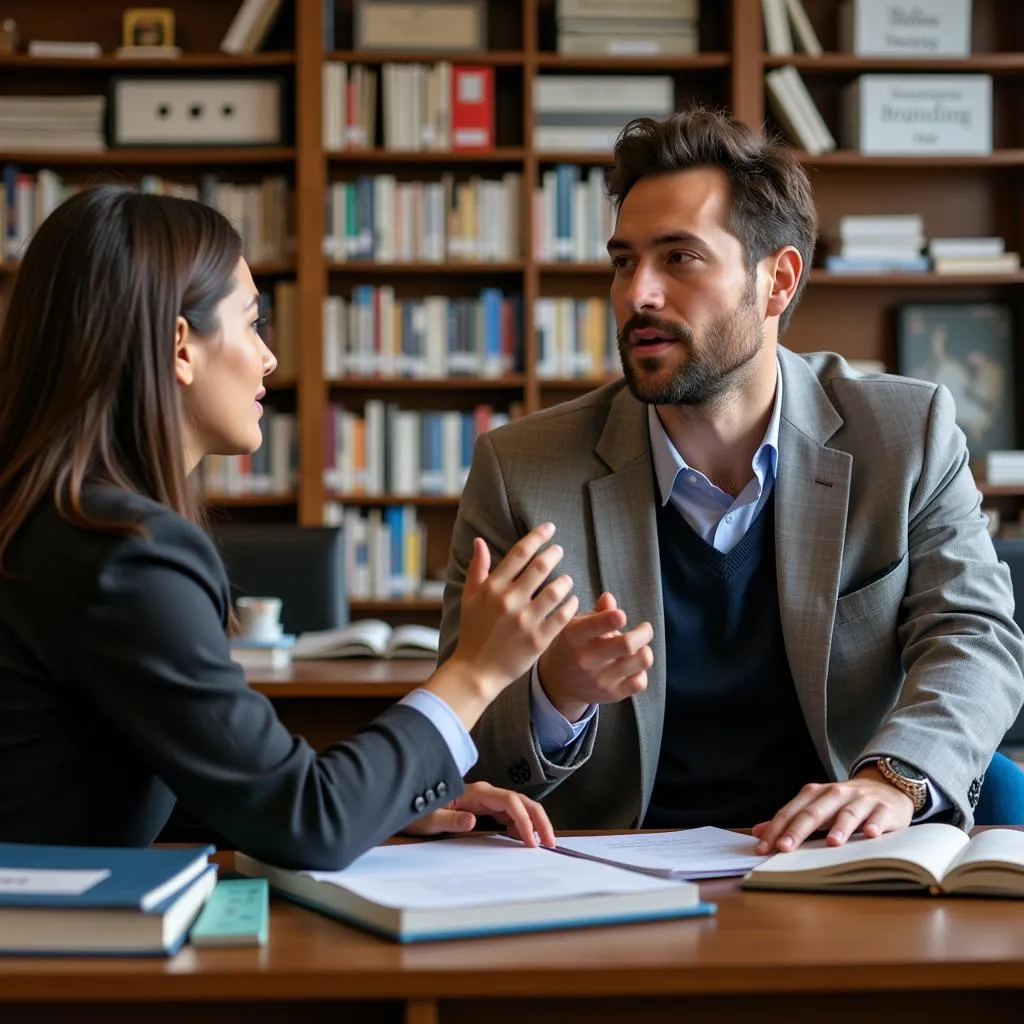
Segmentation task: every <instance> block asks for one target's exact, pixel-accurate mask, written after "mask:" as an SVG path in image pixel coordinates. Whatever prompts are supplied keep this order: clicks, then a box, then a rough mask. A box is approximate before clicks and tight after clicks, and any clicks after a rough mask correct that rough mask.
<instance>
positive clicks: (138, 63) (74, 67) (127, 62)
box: [0, 50, 295, 72]
mask: <svg viewBox="0 0 1024 1024" xmlns="http://www.w3.org/2000/svg"><path fill="white" fill-rule="evenodd" d="M294 64H295V53H294V52H293V51H290V50H278V51H269V52H267V53H248V54H245V55H243V56H237V57H236V56H232V55H229V54H226V53H183V54H182V55H181V56H180V57H115V56H113V55H112V54H104V55H103V56H100V57H81V58H74V57H29V56H28V55H27V54H20V53H19V54H13V55H12V56H9V57H0V72H3V71H5V70H7V69H10V70H12V71H18V72H22V71H27V70H31V69H35V70H39V71H121V70H125V71H140V70H147V71H149V70H152V71H165V72H166V71H176V70H178V69H180V68H184V69H187V70H190V71H198V70H208V71H245V70H252V69H259V68H283V67H291V66H293V65H294Z"/></svg>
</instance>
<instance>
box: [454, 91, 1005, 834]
mask: <svg viewBox="0 0 1024 1024" xmlns="http://www.w3.org/2000/svg"><path fill="white" fill-rule="evenodd" d="M610 191H611V195H612V198H613V200H614V203H615V206H616V223H615V229H614V235H613V237H612V238H611V239H610V240H609V242H608V251H609V255H610V257H611V263H612V275H613V276H612V284H611V302H612V305H613V307H614V312H615V319H616V324H617V327H618V342H619V354H620V357H621V361H622V368H623V379H622V380H620V381H616V382H615V383H612V384H609V385H606V386H604V387H600V388H598V389H597V390H595V391H593V392H591V393H590V394H587V395H585V396H584V397H582V398H580V399H578V400H576V401H572V402H568V403H566V404H564V405H559V406H557V407H555V408H552V409H549V410H545V411H543V412H540V413H537V414H535V415H533V416H529V417H527V418H525V419H523V420H520V421H518V422H515V423H512V424H510V425H508V426H506V427H503V428H501V429H499V430H497V431H494V432H493V433H490V434H486V435H484V436H482V437H481V438H480V439H479V441H478V443H477V446H476V450H475V453H474V457H473V463H472V470H471V472H470V475H469V479H468V482H467V484H466V487H465V490H464V493H463V496H462V499H461V502H460V508H459V514H458V517H457V521H456V525H455V529H454V534H453V540H452V551H451V559H450V564H449V568H448V574H447V581H446V590H445V600H444V615H443V620H442V627H441V628H442V638H441V651H440V655H439V660H441V661H443V660H444V659H445V658H446V657H448V655H449V654H450V653H451V651H452V650H453V648H454V645H455V641H456V638H457V634H458V623H459V603H460V596H461V593H462V586H463V582H464V580H465V574H466V570H467V567H468V565H469V562H470V559H471V557H472V544H473V538H474V537H477V536H480V537H483V538H484V539H485V540H486V541H487V543H488V544H489V545H490V547H491V549H492V551H493V553H494V557H496V558H497V557H501V556H502V555H503V554H504V553H505V552H506V551H508V549H509V548H510V547H511V546H512V545H513V544H514V543H515V541H516V540H517V539H518V538H519V537H521V536H523V535H524V534H525V533H526V532H527V531H529V530H530V529H531V527H533V526H535V525H537V524H539V523H542V522H544V521H547V520H550V521H552V522H554V523H555V524H556V527H557V533H556V534H555V541H556V542H557V543H558V544H559V545H560V546H561V547H562V548H563V549H564V552H565V555H564V558H563V559H562V562H561V565H560V571H564V572H566V573H568V574H569V575H571V576H572V578H573V580H574V592H575V593H576V595H577V596H578V598H579V601H580V609H581V612H580V613H579V614H578V615H577V616H576V617H575V618H574V620H573V622H572V623H570V625H569V626H568V627H567V628H566V629H565V631H564V632H563V633H562V634H561V636H560V637H559V638H558V640H556V641H555V643H553V644H552V645H551V647H550V648H549V649H548V650H547V651H546V652H545V653H544V654H543V655H542V656H541V657H540V659H539V661H538V662H537V663H536V664H535V665H534V667H533V669H532V670H531V671H530V672H529V673H528V674H527V675H526V676H524V677H523V678H522V679H520V680H519V681H518V682H517V683H515V684H514V685H513V686H511V687H509V689H507V690H506V691H505V693H504V694H503V695H502V696H501V697H500V698H499V699H498V700H497V701H496V702H495V703H494V704H493V705H492V706H491V708H490V709H489V710H488V711H487V712H486V713H485V715H484V717H483V718H482V719H481V721H480V723H479V724H478V726H477V728H476V730H475V733H474V738H475V740H476V743H477V746H478V748H479V751H480V760H479V762H478V764H477V767H476V769H475V771H474V773H473V776H472V777H475V778H480V779H486V780H488V781H490V782H493V783H494V784H496V785H503V786H510V785H511V786H514V787H516V788H517V789H519V790H520V791H522V792H524V793H526V794H529V795H530V796H532V797H535V798H538V799H541V800H542V801H543V803H544V805H545V807H546V809H547V811H548V813H549V815H550V817H551V819H552V821H553V823H554V824H555V826H556V828H563V829H565V828H606V829H627V828H636V827H640V826H643V827H645V828H684V827H689V826H694V825H721V826H747V827H751V828H753V830H754V834H755V835H756V836H758V838H759V840H760V843H759V847H758V849H759V852H762V853H766V852H774V851H776V850H779V851H786V850H792V849H795V848H796V847H798V846H799V845H800V844H801V843H802V842H803V841H804V840H805V839H806V838H807V837H808V836H810V835H812V834H815V833H816V832H818V831H820V830H825V831H826V832H827V835H828V841H829V842H830V843H832V844H841V843H843V842H845V841H846V840H847V839H849V837H850V836H851V835H853V834H854V833H856V832H858V831H859V832H861V833H862V834H863V835H864V836H868V837H871V836H877V835H881V834H882V833H885V832H888V831H892V830H895V829H900V828H904V827H906V826H907V825H909V824H911V823H912V822H917V821H922V820H925V819H931V820H944V821H949V822H952V823H954V824H956V825H959V826H960V827H962V828H965V829H969V828H970V827H971V826H972V823H973V809H974V807H975V805H976V804H977V800H978V796H979V794H980V791H981V786H982V782H983V779H984V775H985V771H986V768H987V766H988V765H989V762H990V761H991V759H992V757H993V754H994V752H995V750H996V747H997V746H998V744H999V743H1000V741H1001V739H1002V737H1003V735H1004V733H1005V732H1006V730H1007V729H1008V728H1009V726H1010V725H1011V724H1012V723H1013V721H1014V720H1015V718H1016V716H1017V712H1018V710H1019V709H1020V707H1021V703H1022V700H1024V679H1022V667H1021V666H1022V663H1024V645H1022V636H1021V632H1020V630H1019V629H1018V628H1017V626H1016V625H1015V624H1014V621H1013V607H1014V606H1013V593H1012V588H1011V584H1010V577H1009V572H1008V570H1007V568H1006V566H1005V565H1003V564H1002V563H1001V562H999V561H998V559H997V558H996V556H995V553H994V550H993V546H992V543H991V540H990V538H989V535H988V532H987V530H986V520H985V516H984V515H983V514H982V513H981V510H980V498H979V494H978V491H977V488H976V486H975V483H974V480H973V478H972V476H971V473H970V470H969V468H968V453H967V449H966V445H965V439H964V435H963V432H962V431H961V430H960V429H959V428H958V427H957V425H956V421H955V408H954V403H953V401H952V399H951V397H950V394H949V392H948V391H947V390H946V389H945V388H943V387H941V386H936V385H934V384H930V383H927V382H925V381H918V380H910V379H906V378H900V377H895V376H889V375H885V374H872V375H865V374H862V373H858V372H855V371H854V370H853V369H852V368H851V367H850V366H849V364H848V363H847V362H846V361H845V360H844V359H842V358H841V357H840V356H838V355H833V354H828V353H824V354H815V355H806V354H797V353H795V352H793V351H790V350H789V349H787V348H785V347H783V346H782V345H781V344H780V343H779V336H780V334H781V333H782V332H783V331H784V330H785V328H786V325H787V323H788V321H789V319H790V317H791V316H792V315H793V311H794V309H795V307H796V305H797V301H798V299H799V297H800V294H801V291H802V290H803V288H804V286H805V284H806V281H807V277H808V273H809V268H810V263H811V257H812V254H813V252H814V246H815V241H816V236H817V216H816V212H815V208H814V203H813V199H812V194H811V187H810V184H809V181H808V178H807V175H806V173H805V172H804V170H803V168H802V167H801V165H800V163H799V161H798V159H797V157H796V156H795V154H794V153H793V152H792V150H790V149H789V148H787V147H786V146H784V145H782V144H781V143H779V142H777V141H776V140H774V139H771V138H767V137H765V136H764V135H762V134H760V133H758V132H757V131H755V130H753V129H751V128H748V127H747V126H745V125H743V124H742V123H740V122H738V121H736V120H734V119H732V118H730V117H728V116H727V115H724V114H720V113H718V112H715V111H710V110H706V109H702V108H694V109H692V110H689V111H684V112H681V113H678V114H675V115H674V116H673V117H671V118H669V119H668V120H666V121H663V122H660V121H655V120H651V119H647V118H644V119H639V120H637V121H634V122H632V123H631V124H629V125H628V126H627V127H626V128H625V129H624V130H623V132H622V134H621V135H620V137H619V139H618V141H617V144H616V147H615V166H614V170H613V172H612V174H611V177H610ZM822 340H823V341H827V339H822ZM627 627H628V628H627Z"/></svg>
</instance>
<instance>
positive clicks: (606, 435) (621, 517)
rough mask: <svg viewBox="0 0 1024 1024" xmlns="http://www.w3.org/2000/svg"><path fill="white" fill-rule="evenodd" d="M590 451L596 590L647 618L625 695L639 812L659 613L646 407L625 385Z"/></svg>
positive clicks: (634, 618) (661, 691)
mask: <svg viewBox="0 0 1024 1024" xmlns="http://www.w3.org/2000/svg"><path fill="white" fill-rule="evenodd" d="M595 451H596V452H597V454H598V456H600V458H601V459H603V460H604V462H605V463H606V464H607V465H608V467H609V469H611V473H609V474H608V475H607V476H602V477H598V478H597V479H595V480H591V481H590V483H589V485H588V487H589V492H590V514H591V517H592V520H593V522H592V528H593V531H594V534H593V535H594V542H595V546H596V550H597V565H598V574H599V577H600V582H601V590H605V591H608V592H609V593H611V594H613V595H614V597H615V599H616V601H617V602H618V604H619V607H620V608H622V609H623V610H624V611H625V612H626V615H627V616H628V619H627V622H626V629H632V628H633V627H634V626H636V625H639V624H640V623H641V622H650V624H651V626H652V627H653V628H654V640H653V641H652V643H651V649H652V652H653V654H654V665H653V667H652V668H651V670H650V671H649V672H648V673H647V689H646V691H645V692H644V693H642V694H639V695H637V696H634V697H633V698H632V703H633V711H634V714H635V716H636V723H637V730H638V734H639V735H638V739H639V745H640V771H641V781H642V786H643V799H642V810H641V815H642V814H643V811H644V810H645V809H646V807H647V801H648V800H649V798H650V794H651V790H652V789H653V786H654V775H655V772H656V770H657V767H658V758H659V756H660V752H661V732H662V720H663V717H664V708H665V641H664V634H665V615H664V610H663V606H662V598H661V568H660V561H659V554H658V527H657V519H656V514H655V485H654V471H653V469H652V467H651V456H650V435H649V433H648V429H647V407H646V406H645V405H644V404H643V403H642V402H639V401H637V400H636V399H635V398H634V397H633V396H632V394H630V392H629V391H628V390H626V389H623V390H622V391H621V392H620V393H619V394H618V395H617V396H616V398H615V399H614V401H613V402H612V406H611V409H610V411H609V414H608V419H607V421H606V423H605V427H604V430H603V432H602V434H601V439H600V440H599V441H598V444H597V446H596V449H595Z"/></svg>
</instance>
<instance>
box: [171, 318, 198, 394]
mask: <svg viewBox="0 0 1024 1024" xmlns="http://www.w3.org/2000/svg"><path fill="white" fill-rule="evenodd" d="M195 369H196V351H195V345H194V343H193V338H192V332H191V331H190V330H189V326H188V321H187V320H186V319H185V318H184V317H183V316H179V317H178V318H177V319H176V320H175V321H174V376H175V377H176V378H177V381H178V383H179V384H180V385H181V386H182V387H188V386H189V385H190V384H191V383H192V382H193V381H194V380H195Z"/></svg>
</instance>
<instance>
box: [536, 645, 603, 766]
mask: <svg viewBox="0 0 1024 1024" xmlns="http://www.w3.org/2000/svg"><path fill="white" fill-rule="evenodd" d="M596 711H597V705H596V704H591V705H590V707H588V708H587V710H586V712H585V713H584V715H583V717H582V718H581V719H580V720H579V721H578V722H570V721H569V719H568V718H566V717H565V715H563V714H562V712H561V711H559V710H558V708H556V707H555V706H554V704H552V703H551V701H550V700H548V695H547V694H546V693H545V692H544V687H543V686H541V685H540V669H539V668H538V667H537V663H536V662H534V664H533V669H532V670H531V672H530V717H531V718H532V719H533V727H534V729H535V730H536V732H537V742H538V743H539V744H540V749H541V753H542V754H543V755H544V756H545V757H550V756H551V755H552V754H558V753H559V752H561V751H563V750H565V748H566V747H567V746H569V744H570V743H572V742H573V740H575V739H576V737H577V736H579V735H580V733H581V732H583V730H584V729H586V727H587V726H588V725H589V724H590V720H591V719H592V718H593V717H594V713H595V712H596Z"/></svg>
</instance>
